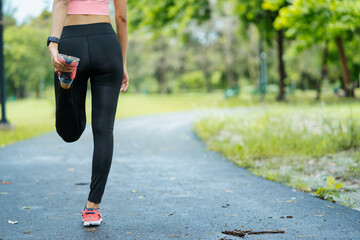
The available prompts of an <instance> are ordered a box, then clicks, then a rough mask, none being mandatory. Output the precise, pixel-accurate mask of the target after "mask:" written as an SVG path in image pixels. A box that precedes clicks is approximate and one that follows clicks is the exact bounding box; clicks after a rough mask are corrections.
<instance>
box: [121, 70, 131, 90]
mask: <svg viewBox="0 0 360 240" xmlns="http://www.w3.org/2000/svg"><path fill="white" fill-rule="evenodd" d="M128 87H129V75H128V73H127V70H126V67H124V77H123V81H122V84H121V88H120V92H121V91H123V92H125V91H126V89H128Z"/></svg>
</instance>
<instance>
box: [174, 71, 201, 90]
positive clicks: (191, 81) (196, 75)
mask: <svg viewBox="0 0 360 240" xmlns="http://www.w3.org/2000/svg"><path fill="white" fill-rule="evenodd" d="M180 88H186V89H190V90H201V89H204V88H205V76H204V73H203V72H202V71H193V72H189V73H185V74H183V75H182V76H181V81H180Z"/></svg>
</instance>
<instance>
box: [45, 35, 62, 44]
mask: <svg viewBox="0 0 360 240" xmlns="http://www.w3.org/2000/svg"><path fill="white" fill-rule="evenodd" d="M51 42H55V43H57V44H59V45H60V39H59V38H57V37H51V36H50V37H48V40H47V46H49V44H50V43H51Z"/></svg>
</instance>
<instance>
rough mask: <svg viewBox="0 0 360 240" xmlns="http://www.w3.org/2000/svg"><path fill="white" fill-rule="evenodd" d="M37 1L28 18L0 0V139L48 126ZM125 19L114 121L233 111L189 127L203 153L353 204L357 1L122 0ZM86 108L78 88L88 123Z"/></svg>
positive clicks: (47, 71) (357, 173) (358, 160)
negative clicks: (2, 108)
mask: <svg viewBox="0 0 360 240" xmlns="http://www.w3.org/2000/svg"><path fill="white" fill-rule="evenodd" d="M44 2H45V3H47V4H48V7H45V8H44V10H43V11H42V12H41V13H40V14H39V15H38V16H33V17H28V18H24V19H23V20H22V21H19V20H17V18H16V17H15V16H16V13H17V9H16V7H15V6H13V4H12V1H10V0H6V1H3V4H4V6H3V14H4V58H5V62H4V64H5V81H6V99H7V101H6V102H7V103H6V113H7V116H6V120H7V121H8V122H9V123H10V124H11V125H10V126H12V127H10V130H9V129H7V130H2V131H0V146H1V147H4V146H6V145H8V144H12V143H15V142H17V141H20V140H24V139H27V138H30V137H35V136H38V135H40V134H43V133H46V132H49V131H54V130H55V126H54V111H55V106H54V90H53V81H54V80H53V68H52V65H51V61H50V57H49V54H48V50H47V48H46V45H45V43H46V39H47V36H48V35H49V34H50V29H51V1H44ZM111 15H112V16H114V8H113V5H112V6H111ZM127 19H128V28H129V45H128V55H127V62H128V67H127V68H128V72H129V76H130V85H129V88H128V90H127V92H126V93H121V94H120V97H119V103H118V111H117V118H124V117H129V116H138V115H146V114H154V113H162V112H171V111H180V110H192V109H209V108H223V107H229V108H234V110H233V112H234V113H233V114H232V115H227V116H226V117H225V116H222V115H214V116H212V117H209V118H207V119H203V120H201V121H199V122H197V123H196V124H195V125H194V130H195V131H196V133H197V134H198V136H199V137H201V138H202V139H203V140H204V141H206V142H207V144H208V147H209V149H211V150H215V151H219V152H221V153H222V154H223V155H224V156H225V157H226V158H228V159H230V160H231V161H233V162H234V163H236V164H238V165H239V166H241V167H245V168H247V169H249V170H250V171H251V172H253V173H255V174H257V175H260V176H263V177H265V178H267V179H270V180H274V181H277V182H281V183H284V184H287V185H289V186H291V187H294V188H297V189H299V190H302V191H306V192H310V193H313V194H315V195H317V196H319V197H321V198H324V199H326V200H329V201H336V202H338V203H340V204H343V205H345V206H349V207H352V208H355V209H359V207H360V194H359V188H360V153H359V152H358V147H359V145H360V131H359V130H360V123H359V116H360V108H359V105H360V104H359V101H358V98H357V97H358V96H359V95H360V90H359V83H360V55H359V54H358V53H359V49H360V36H359V32H360V27H359V26H360V2H359V1H357V0H344V1H337V0H316V1H315V0H241V1H238V0H196V1H195V0H189V1H173V0H152V1H149V0H137V1H133V0H128V18H127ZM90 106H91V96H90V94H89V96H88V98H87V114H88V121H89V122H90V121H91V118H90V112H91V108H90ZM239 107H240V108H241V109H246V110H247V111H246V114H244V112H239V111H237V110H236V109H239ZM2 118H3V119H4V116H2ZM125 127H126V126H125ZM0 151H1V148H0Z"/></svg>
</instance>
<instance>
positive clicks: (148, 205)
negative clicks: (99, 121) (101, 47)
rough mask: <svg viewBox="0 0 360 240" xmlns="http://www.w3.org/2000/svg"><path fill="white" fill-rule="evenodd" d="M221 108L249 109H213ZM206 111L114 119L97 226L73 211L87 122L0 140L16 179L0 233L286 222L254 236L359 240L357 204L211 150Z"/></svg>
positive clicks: (205, 232) (80, 185)
mask: <svg viewBox="0 0 360 240" xmlns="http://www.w3.org/2000/svg"><path fill="white" fill-rule="evenodd" d="M214 111H215V110H214ZM227 111H230V112H232V111H244V112H245V111H246V110H244V109H237V110H234V109H233V110H216V112H218V113H220V112H222V113H226V112H227ZM208 113H211V111H186V112H177V113H171V114H157V115H150V116H144V117H133V118H126V119H121V120H118V121H117V122H116V126H115V150H114V159H113V164H112V167H111V170H110V174H109V179H108V184H107V187H106V190H105V194H104V197H103V201H102V204H101V209H102V213H103V216H104V221H103V223H102V225H101V226H99V227H98V228H96V229H95V230H94V229H89V228H84V227H82V223H81V214H80V213H81V209H82V207H83V206H84V204H85V202H86V197H87V194H88V190H89V181H90V173H91V155H92V148H93V146H92V135H91V128H90V126H87V129H86V131H85V133H84V135H83V136H82V137H81V139H80V140H79V141H78V142H76V143H72V144H68V143H64V142H62V141H61V139H60V138H59V137H58V136H57V134H56V133H55V132H53V133H49V134H45V135H42V136H40V137H37V138H34V139H30V140H27V141H23V142H19V143H16V144H13V145H10V146H7V147H5V148H1V149H0V180H5V181H9V182H12V183H13V184H10V185H6V184H0V206H1V214H0V239H23V238H24V239H145V240H148V239H183V238H184V239H221V238H224V239H237V237H231V236H226V235H224V234H222V233H221V232H222V231H224V230H233V229H236V228H242V229H245V230H249V229H254V230H259V231H260V230H273V229H284V230H285V234H272V235H258V236H251V237H250V238H251V239H360V212H358V211H355V210H351V209H348V208H345V207H343V206H339V205H336V204H332V203H329V202H327V201H324V200H320V199H317V198H315V197H313V196H311V195H309V194H305V193H302V192H299V191H296V190H293V189H291V188H289V187H286V186H283V185H281V184H278V183H275V182H271V181H268V180H265V179H262V178H260V177H257V176H254V175H252V174H250V173H249V172H248V171H246V170H244V169H242V168H239V167H237V166H235V165H234V164H233V163H231V162H229V161H228V160H226V159H224V158H223V157H222V156H221V155H220V154H219V153H217V152H213V151H208V150H207V149H206V145H205V143H204V142H202V141H201V140H200V139H199V138H198V137H197V136H196V135H195V133H194V132H193V130H192V124H193V122H194V121H196V119H197V118H198V117H201V116H205V115H206V114H208ZM0 134H1V133H0ZM24 207H25V208H24ZM282 216H285V218H281V217H282ZM286 216H293V218H286ZM9 219H10V220H12V221H18V223H17V224H10V223H8V220H9ZM89 230H90V231H89ZM91 230H93V231H91ZM299 237H302V238H299ZM239 239H240V238H239Z"/></svg>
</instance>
